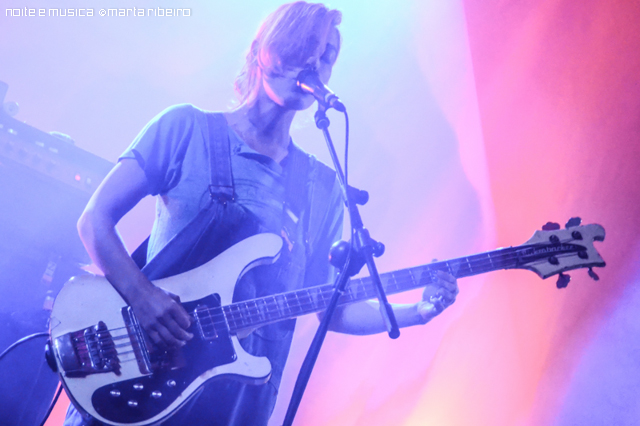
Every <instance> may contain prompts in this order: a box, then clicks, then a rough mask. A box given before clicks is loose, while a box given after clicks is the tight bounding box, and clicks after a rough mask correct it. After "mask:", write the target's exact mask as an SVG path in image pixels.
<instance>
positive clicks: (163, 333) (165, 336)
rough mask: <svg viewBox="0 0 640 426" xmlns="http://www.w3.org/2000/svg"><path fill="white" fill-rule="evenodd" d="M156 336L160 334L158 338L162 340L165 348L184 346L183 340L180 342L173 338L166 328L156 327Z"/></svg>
mask: <svg viewBox="0 0 640 426" xmlns="http://www.w3.org/2000/svg"><path fill="white" fill-rule="evenodd" d="M158 334H160V337H161V338H162V340H163V342H164V344H165V346H168V347H179V346H184V344H185V341H184V340H180V339H177V338H176V337H174V336H173V334H172V333H171V332H170V331H169V329H168V328H167V327H158Z"/></svg>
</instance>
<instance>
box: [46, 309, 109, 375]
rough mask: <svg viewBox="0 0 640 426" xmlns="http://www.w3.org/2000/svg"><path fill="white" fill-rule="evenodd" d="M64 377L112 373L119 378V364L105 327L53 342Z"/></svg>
mask: <svg viewBox="0 0 640 426" xmlns="http://www.w3.org/2000/svg"><path fill="white" fill-rule="evenodd" d="M53 345H54V348H55V352H56V354H57V355H58V359H59V360H60V363H61V364H62V370H63V371H64V374H65V376H67V377H85V376H88V375H90V374H98V373H108V372H115V373H116V374H117V375H120V360H119V358H118V352H117V350H116V348H115V345H114V342H113V337H111V333H110V332H109V329H108V328H107V325H106V324H105V323H104V322H102V321H100V322H99V323H98V325H95V326H92V327H87V328H85V329H83V330H78V331H74V332H71V333H67V334H65V335H63V336H60V337H58V338H56V339H55V340H54V342H53Z"/></svg>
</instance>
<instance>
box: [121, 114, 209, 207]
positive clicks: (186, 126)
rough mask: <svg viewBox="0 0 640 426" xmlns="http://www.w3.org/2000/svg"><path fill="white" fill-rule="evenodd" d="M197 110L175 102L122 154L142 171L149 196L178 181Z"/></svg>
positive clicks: (155, 118) (150, 123)
mask: <svg viewBox="0 0 640 426" xmlns="http://www.w3.org/2000/svg"><path fill="white" fill-rule="evenodd" d="M196 111H197V109H196V108H195V107H194V106H193V105H190V104H181V105H175V106H172V107H169V108H167V109H166V110H164V111H162V112H161V113H160V114H158V115H157V116H156V117H154V118H153V120H151V121H150V122H149V123H148V124H147V125H146V126H145V127H144V129H142V131H141V132H140V133H139V134H138V136H136V138H135V139H134V140H133V142H132V143H131V145H130V146H129V147H128V148H127V149H126V150H125V151H124V152H123V153H122V155H121V156H120V158H119V159H118V161H120V160H122V159H127V158H130V159H134V160H136V161H137V162H138V164H139V165H140V168H142V170H144V173H145V175H146V177H147V180H148V182H149V190H150V193H151V195H157V194H163V193H166V192H167V191H169V190H170V189H171V188H173V187H174V186H175V185H176V184H177V183H178V181H179V180H180V171H181V168H182V161H183V159H184V156H185V152H186V150H187V147H188V145H189V140H190V139H191V136H192V133H193V129H194V123H195V114H196Z"/></svg>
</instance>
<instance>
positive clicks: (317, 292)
mask: <svg viewBox="0 0 640 426" xmlns="http://www.w3.org/2000/svg"><path fill="white" fill-rule="evenodd" d="M527 249H528V248H527ZM504 250H509V252H508V253H505V254H499V255H494V256H490V255H489V256H486V254H483V253H481V254H478V255H473V256H469V258H471V259H470V260H471V262H468V263H469V265H465V264H464V263H462V262H461V260H459V259H454V260H452V261H447V262H442V263H439V264H438V265H423V266H418V267H413V268H407V269H404V270H400V271H396V272H391V273H389V275H388V277H389V278H390V279H389V281H391V280H393V281H394V282H393V283H391V282H389V283H388V285H387V289H391V290H393V287H395V288H400V287H405V286H406V285H407V284H410V285H411V286H415V287H416V288H419V287H422V286H424V285H428V284H429V282H427V283H424V282H421V283H419V284H418V285H416V280H415V279H413V276H412V275H413V274H412V273H411V270H416V269H419V270H421V271H420V272H423V276H422V277H421V278H423V279H424V276H426V277H428V278H429V279H430V282H431V280H432V277H431V274H426V275H425V274H424V272H428V273H431V272H435V271H438V270H446V269H451V265H450V264H451V263H458V265H457V266H458V267H459V270H458V272H463V273H464V272H465V271H468V272H470V273H473V270H474V269H479V268H483V267H485V266H487V265H491V267H490V269H489V270H494V269H496V268H495V267H494V266H493V265H494V261H495V263H498V262H505V261H507V260H514V259H517V258H518V257H520V255H521V254H522V253H518V251H521V250H525V249H523V248H520V249H518V250H510V249H509V248H507V249H504ZM571 255H572V253H566V254H565V253H562V254H557V255H556V257H558V256H571ZM480 256H482V257H483V258H484V259H489V260H490V261H489V262H487V261H486V260H484V259H473V258H474V257H476V258H477V257H480ZM469 258H467V259H469ZM454 261H455V262H454ZM472 264H473V265H475V267H474V266H472ZM434 266H441V267H440V268H437V267H436V268H434ZM399 273H405V274H409V275H410V277H411V278H410V279H408V280H407V279H406V278H404V279H402V278H401V279H400V280H398V278H396V277H394V275H396V274H399ZM384 275H386V274H384ZM367 278H368V277H367ZM365 280H366V278H364V279H359V280H358V283H356V285H355V286H353V288H356V287H357V285H358V284H360V285H361V286H362V287H363V290H362V291H363V293H364V297H363V298H362V300H366V299H367V298H369V297H371V298H373V297H375V296H376V294H371V295H369V293H370V292H371V290H375V289H374V288H373V287H372V286H371V284H370V283H367V282H365ZM421 281H423V280H421ZM332 291H333V287H332V286H331V285H324V286H317V287H311V288H308V289H303V290H298V291H295V292H292V293H283V294H279V295H272V296H266V297H265V298H260V299H252V300H247V301H242V302H236V303H233V304H231V305H226V306H224V307H220V306H218V307H215V308H200V311H199V312H203V313H207V314H208V315H209V317H210V319H211V321H210V322H209V323H208V324H207V323H205V324H202V322H201V323H200V325H201V326H202V325H204V326H207V327H213V329H214V332H215V331H216V325H218V326H223V328H224V329H226V328H227V327H226V325H227V324H229V322H230V321H231V322H233V323H234V324H233V327H229V328H232V329H234V330H240V329H242V328H249V327H254V326H257V325H262V324H261V323H265V324H267V323H269V322H273V321H274V320H275V318H268V317H269V316H272V314H274V313H277V314H280V312H281V307H280V303H279V302H278V300H277V299H276V297H278V296H280V297H281V298H282V300H281V302H284V303H285V304H286V305H287V306H286V308H288V309H289V311H290V315H291V316H287V315H285V316H284V317H280V318H277V319H278V320H279V319H287V318H290V317H295V316H297V315H302V314H304V313H310V312H313V311H314V310H316V309H318V304H317V299H318V298H322V301H323V302H326V301H327V296H330V294H331V293H332ZM310 292H313V295H312V294H310ZM298 294H300V295H302V297H303V299H302V301H300V296H299V295H298ZM287 295H294V296H295V298H296V300H297V301H298V303H297V306H296V307H294V308H292V307H291V305H289V302H290V301H289V300H287ZM346 295H347V298H351V299H353V298H355V300H359V299H361V297H360V295H359V294H358V290H357V288H356V292H355V294H353V293H351V292H350V291H349V292H348V293H346ZM269 298H271V299H273V300H272V301H269V300H267V299H269ZM258 301H262V303H261V305H262V307H259V306H258ZM346 302H348V301H345V302H343V303H346ZM251 303H252V304H253V305H254V306H253V307H251V306H249V304H251ZM241 305H244V307H242V306H241ZM233 306H236V308H237V309H236V311H235V312H234V311H233V309H231V308H232V307H233ZM294 309H296V311H294ZM254 310H255V311H257V313H253V312H252V311H254ZM318 310H319V309H318ZM243 311H244V313H243ZM211 312H214V313H213V315H212V314H211ZM189 314H190V316H192V317H194V319H196V320H198V318H196V315H197V314H196V312H192V313H189ZM237 314H239V316H238V315H237ZM214 317H217V318H221V320H213V319H214ZM245 320H249V323H250V324H247V325H245V324H244V322H245ZM256 320H257V321H256ZM229 325H231V324H229ZM123 328H126V327H120V328H115V329H111V330H108V331H109V332H110V331H112V330H120V329H123ZM86 335H92V333H87V334H86ZM93 335H95V333H94V334H93ZM126 337H128V336H127V335H123V336H120V337H118V339H123V338H126ZM108 339H109V337H108V336H106V337H104V340H108Z"/></svg>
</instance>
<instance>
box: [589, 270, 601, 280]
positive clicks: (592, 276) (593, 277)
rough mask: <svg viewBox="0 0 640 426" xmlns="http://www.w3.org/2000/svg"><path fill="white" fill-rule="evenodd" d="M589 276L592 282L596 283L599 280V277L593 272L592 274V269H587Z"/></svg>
mask: <svg viewBox="0 0 640 426" xmlns="http://www.w3.org/2000/svg"><path fill="white" fill-rule="evenodd" d="M588 273H589V276H590V277H591V278H592V279H593V280H594V281H598V280H599V279H600V277H599V276H598V274H596V273H595V272H593V269H592V268H589V272H588Z"/></svg>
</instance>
